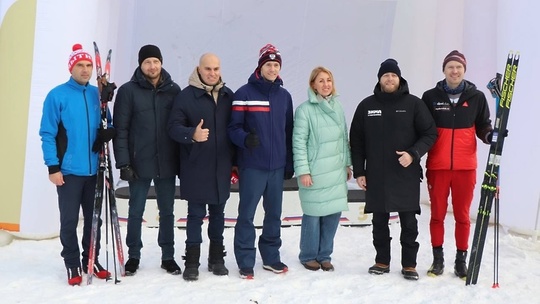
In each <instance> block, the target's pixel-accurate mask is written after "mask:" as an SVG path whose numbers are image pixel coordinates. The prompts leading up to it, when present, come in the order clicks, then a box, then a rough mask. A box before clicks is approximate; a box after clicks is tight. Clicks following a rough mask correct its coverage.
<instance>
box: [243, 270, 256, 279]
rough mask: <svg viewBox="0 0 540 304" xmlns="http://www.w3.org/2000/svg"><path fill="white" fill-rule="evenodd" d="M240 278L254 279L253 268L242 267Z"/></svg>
mask: <svg viewBox="0 0 540 304" xmlns="http://www.w3.org/2000/svg"><path fill="white" fill-rule="evenodd" d="M240 278H242V279H246V280H253V279H254V278H255V274H254V272H253V268H242V269H240Z"/></svg>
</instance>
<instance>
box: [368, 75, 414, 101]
mask: <svg viewBox="0 0 540 304" xmlns="http://www.w3.org/2000/svg"><path fill="white" fill-rule="evenodd" d="M373 93H374V94H375V96H376V97H377V98H380V100H395V99H399V98H401V96H403V95H407V94H409V83H408V82H407V80H405V78H403V77H400V78H399V88H398V89H397V90H396V91H395V92H392V93H386V92H383V91H382V90H381V84H380V83H379V82H377V84H376V85H375V88H374V89H373Z"/></svg>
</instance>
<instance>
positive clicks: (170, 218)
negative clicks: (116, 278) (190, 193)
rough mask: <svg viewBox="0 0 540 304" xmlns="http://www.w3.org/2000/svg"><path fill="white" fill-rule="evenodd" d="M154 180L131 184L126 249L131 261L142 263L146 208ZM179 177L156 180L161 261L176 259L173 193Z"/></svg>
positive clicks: (135, 181)
mask: <svg viewBox="0 0 540 304" xmlns="http://www.w3.org/2000/svg"><path fill="white" fill-rule="evenodd" d="M151 182H152V179H136V180H134V181H131V182H129V211H128V223H127V235H126V245H127V246H128V248H129V249H128V255H129V257H130V258H134V259H140V258H141V249H142V247H143V244H142V239H141V228H142V219H143V214H144V208H145V206H146V197H147V195H148V189H150V184H151ZM175 182H176V177H171V178H155V179H154V188H155V190H156V197H157V205H158V209H159V232H158V244H159V247H161V259H162V260H172V259H174V191H175V188H176V185H175Z"/></svg>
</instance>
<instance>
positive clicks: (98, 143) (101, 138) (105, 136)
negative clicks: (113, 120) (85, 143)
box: [92, 128, 116, 153]
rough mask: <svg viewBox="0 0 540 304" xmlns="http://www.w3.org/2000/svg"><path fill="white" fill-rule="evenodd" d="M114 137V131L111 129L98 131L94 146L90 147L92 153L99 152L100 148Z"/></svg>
mask: <svg viewBox="0 0 540 304" xmlns="http://www.w3.org/2000/svg"><path fill="white" fill-rule="evenodd" d="M115 136H116V130H115V129H113V128H110V129H98V132H97V136H96V140H95V141H94V144H93V145H92V151H93V152H96V153H97V152H99V151H100V150H101V147H102V146H103V143H106V142H108V141H109V140H111V139H113V138H114V137H115Z"/></svg>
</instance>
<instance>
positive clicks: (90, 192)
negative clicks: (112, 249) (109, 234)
mask: <svg viewBox="0 0 540 304" xmlns="http://www.w3.org/2000/svg"><path fill="white" fill-rule="evenodd" d="M56 192H57V193H58V208H59V209H60V242H61V243H62V252H61V255H62V257H63V258H64V264H65V265H66V268H74V267H80V266H81V260H79V259H80V256H81V254H80V250H79V245H78V243H79V241H78V237H77V224H78V223H79V212H80V208H82V212H83V217H84V222H83V237H82V250H83V252H82V263H83V264H87V263H88V254H89V252H90V250H89V249H90V248H89V247H90V233H91V231H92V214H93V213H94V195H95V192H96V175H93V176H76V175H64V184H63V185H62V186H57V187H56ZM100 228H101V218H100V219H99V222H98V230H97V235H96V255H95V257H96V261H97V257H98V255H99V249H100V237H101V233H100V231H101V229H100Z"/></svg>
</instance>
